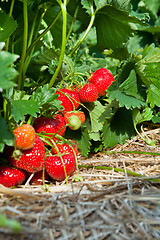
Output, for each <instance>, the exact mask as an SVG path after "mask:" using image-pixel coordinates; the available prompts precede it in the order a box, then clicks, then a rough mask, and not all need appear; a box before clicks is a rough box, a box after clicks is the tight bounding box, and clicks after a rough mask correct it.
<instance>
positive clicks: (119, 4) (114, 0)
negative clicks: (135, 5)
mask: <svg viewBox="0 0 160 240" xmlns="http://www.w3.org/2000/svg"><path fill="white" fill-rule="evenodd" d="M97 2H98V4H97V8H102V7H104V6H105V5H111V6H113V7H114V8H116V9H121V10H124V11H130V10H131V3H130V0H99V1H97Z"/></svg>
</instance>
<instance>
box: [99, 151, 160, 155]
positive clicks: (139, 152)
mask: <svg viewBox="0 0 160 240" xmlns="http://www.w3.org/2000/svg"><path fill="white" fill-rule="evenodd" d="M103 153H107V154H118V153H129V154H144V155H152V156H160V153H157V152H141V151H118V152H117V151H103Z"/></svg>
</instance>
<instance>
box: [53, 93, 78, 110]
mask: <svg viewBox="0 0 160 240" xmlns="http://www.w3.org/2000/svg"><path fill="white" fill-rule="evenodd" d="M60 91H61V92H60ZM63 93H64V94H63ZM55 94H58V95H59V97H58V98H57V100H60V101H61V102H62V103H61V105H62V106H63V107H64V110H63V114H64V113H65V112H68V111H73V110H76V109H77V108H78V107H79V104H80V98H79V95H78V93H77V92H75V91H73V90H69V89H66V88H65V89H60V90H57V91H56V92H55ZM66 95H67V96H66Z"/></svg>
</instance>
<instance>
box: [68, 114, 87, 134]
mask: <svg viewBox="0 0 160 240" xmlns="http://www.w3.org/2000/svg"><path fill="white" fill-rule="evenodd" d="M72 116H76V117H77V118H78V119H79V120H80V123H77V121H76V119H73V117H72ZM64 120H65V122H66V124H69V127H70V128H71V129H73V130H77V129H78V128H79V127H80V126H81V125H82V124H83V123H84V121H85V114H84V112H81V111H71V112H66V113H65V114H64ZM76 123H77V124H76Z"/></svg>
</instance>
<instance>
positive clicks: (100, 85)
mask: <svg viewBox="0 0 160 240" xmlns="http://www.w3.org/2000/svg"><path fill="white" fill-rule="evenodd" d="M113 81H114V77H113V76H112V74H111V72H110V71H109V70H107V69H106V68H99V69H97V71H95V73H93V74H92V75H91V77H90V78H89V82H90V83H92V84H94V85H95V86H96V88H97V90H98V96H105V95H106V90H107V89H108V87H109V86H110V85H111V83H112V82H113Z"/></svg>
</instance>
